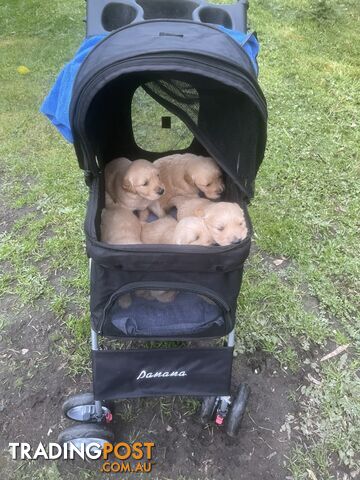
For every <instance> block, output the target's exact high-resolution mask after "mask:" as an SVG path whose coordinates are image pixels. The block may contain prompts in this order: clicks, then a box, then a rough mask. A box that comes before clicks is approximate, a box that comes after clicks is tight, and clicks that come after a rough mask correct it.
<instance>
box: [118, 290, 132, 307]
mask: <svg viewBox="0 0 360 480" xmlns="http://www.w3.org/2000/svg"><path fill="white" fill-rule="evenodd" d="M117 303H118V305H119V306H120V307H121V308H129V307H130V305H131V304H132V300H131V295H130V294H129V293H128V294H126V295H122V296H121V297H120V298H119V299H118V301H117Z"/></svg>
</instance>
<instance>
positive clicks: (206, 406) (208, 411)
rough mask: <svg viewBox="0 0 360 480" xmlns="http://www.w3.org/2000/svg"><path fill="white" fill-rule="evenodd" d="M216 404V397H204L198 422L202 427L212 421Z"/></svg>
mask: <svg viewBox="0 0 360 480" xmlns="http://www.w3.org/2000/svg"><path fill="white" fill-rule="evenodd" d="M217 403H218V397H204V399H203V401H202V404H201V409H200V422H201V423H202V424H203V425H206V424H207V423H209V422H210V421H211V420H212V417H213V415H214V412H215V409H216V405H217Z"/></svg>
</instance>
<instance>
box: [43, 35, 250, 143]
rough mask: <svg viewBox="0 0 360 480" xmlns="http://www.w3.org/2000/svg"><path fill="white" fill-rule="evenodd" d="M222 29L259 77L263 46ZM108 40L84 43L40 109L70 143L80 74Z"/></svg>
mask: <svg viewBox="0 0 360 480" xmlns="http://www.w3.org/2000/svg"><path fill="white" fill-rule="evenodd" d="M219 29H220V30H222V31H223V32H225V33H227V34H228V35H230V36H231V37H232V38H233V39H234V40H236V42H238V43H239V44H240V45H241V46H242V47H243V49H244V50H245V52H246V53H247V54H248V56H249V58H250V60H251V62H252V64H253V67H254V69H255V72H256V74H257V73H258V65H257V61H256V58H257V55H258V52H259V43H258V41H257V39H256V36H255V35H254V34H252V33H250V34H246V35H245V34H244V33H241V32H237V31H235V30H229V29H228V28H225V27H219ZM106 36H107V35H97V36H94V37H90V38H86V39H85V40H84V41H83V43H82V44H81V46H80V48H79V49H78V51H77V52H76V53H75V56H74V58H73V59H72V60H71V61H70V62H69V63H67V64H66V65H65V67H64V68H63V69H62V71H61V72H60V74H59V76H58V77H57V79H56V81H55V83H54V85H53V87H52V89H51V90H50V92H49V94H48V96H47V97H46V98H45V100H44V102H43V104H42V105H41V107H40V112H41V113H43V114H44V115H45V116H46V117H47V118H48V119H49V120H50V122H51V123H52V124H53V125H54V126H55V127H56V128H57V129H58V131H59V132H60V133H61V135H62V136H63V137H64V138H65V139H66V140H67V141H68V142H70V143H73V141H74V138H73V135H72V132H71V127H70V117H69V109H70V102H71V96H72V89H73V85H74V82H75V78H76V74H77V72H78V70H79V68H80V67H81V64H82V63H83V61H84V60H85V58H86V57H87V55H88V54H89V53H90V52H91V50H92V49H93V48H94V47H95V46H96V45H97V44H98V43H99V42H100V41H101V40H103V39H104V38H105V37H106Z"/></svg>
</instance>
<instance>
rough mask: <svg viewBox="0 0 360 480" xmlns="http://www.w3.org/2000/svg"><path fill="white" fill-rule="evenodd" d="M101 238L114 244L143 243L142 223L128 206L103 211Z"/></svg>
mask: <svg viewBox="0 0 360 480" xmlns="http://www.w3.org/2000/svg"><path fill="white" fill-rule="evenodd" d="M100 228H101V240H102V241H103V242H105V243H110V244H112V245H133V244H137V243H141V224H140V220H139V219H138V218H137V216H136V215H135V214H134V213H133V212H132V211H131V210H128V209H127V208H123V207H119V206H115V207H109V208H104V209H103V211H102V212H101V227H100Z"/></svg>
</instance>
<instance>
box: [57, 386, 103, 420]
mask: <svg viewBox="0 0 360 480" xmlns="http://www.w3.org/2000/svg"><path fill="white" fill-rule="evenodd" d="M101 408H102V419H105V420H106V421H107V422H109V421H111V418H112V414H111V411H110V408H109V406H108V405H104V404H103V405H102V407H101ZM62 410H63V413H64V415H65V416H66V417H67V418H69V419H70V420H74V421H75V422H87V423H96V422H99V418H98V417H97V416H96V410H95V400H94V395H93V394H92V393H80V394H78V395H73V396H71V397H70V398H68V399H67V400H65V402H64V404H63V407H62Z"/></svg>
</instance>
